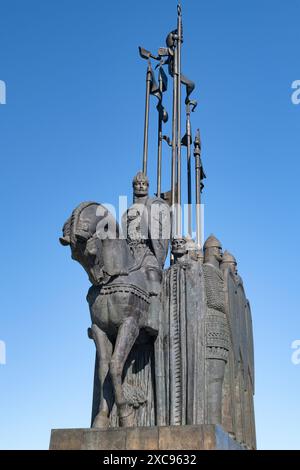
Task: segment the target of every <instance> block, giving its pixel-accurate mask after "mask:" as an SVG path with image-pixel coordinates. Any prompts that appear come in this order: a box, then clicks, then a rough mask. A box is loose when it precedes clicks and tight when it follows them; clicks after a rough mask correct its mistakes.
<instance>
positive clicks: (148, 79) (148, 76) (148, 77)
mask: <svg viewBox="0 0 300 470" xmlns="http://www.w3.org/2000/svg"><path fill="white" fill-rule="evenodd" d="M151 73H152V69H151V64H150V61H149V62H148V67H147V73H146V102H145V124H144V152H143V173H144V174H145V175H146V174H147V163H148V133H149V99H150V87H151V79H152V75H151Z"/></svg>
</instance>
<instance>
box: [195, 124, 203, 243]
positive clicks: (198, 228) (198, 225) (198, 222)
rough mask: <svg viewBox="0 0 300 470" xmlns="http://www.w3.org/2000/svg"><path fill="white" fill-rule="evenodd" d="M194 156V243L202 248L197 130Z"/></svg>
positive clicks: (199, 158) (199, 156) (198, 138)
mask: <svg viewBox="0 0 300 470" xmlns="http://www.w3.org/2000/svg"><path fill="white" fill-rule="evenodd" d="M194 157H195V176H196V244H197V247H198V248H199V249H200V248H202V246H201V242H202V240H201V239H202V234H201V170H202V165H201V139H200V131H199V129H198V130H197V135H196V137H195V141H194Z"/></svg>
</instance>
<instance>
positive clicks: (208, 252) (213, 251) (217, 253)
mask: <svg viewBox="0 0 300 470" xmlns="http://www.w3.org/2000/svg"><path fill="white" fill-rule="evenodd" d="M211 258H215V259H216V260H217V261H218V263H221V262H222V259H223V253H222V248H219V247H216V246H213V247H208V248H206V249H205V252H204V260H205V262H209V260H210V259H211Z"/></svg>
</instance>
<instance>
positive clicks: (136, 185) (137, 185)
mask: <svg viewBox="0 0 300 470" xmlns="http://www.w3.org/2000/svg"><path fill="white" fill-rule="evenodd" d="M132 185H133V192H134V195H135V196H136V197H143V196H148V189H149V180H148V178H147V176H146V175H144V173H142V172H141V171H139V172H138V173H137V174H136V175H135V177H134V178H133V182H132Z"/></svg>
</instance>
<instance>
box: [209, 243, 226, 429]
mask: <svg viewBox="0 0 300 470" xmlns="http://www.w3.org/2000/svg"><path fill="white" fill-rule="evenodd" d="M221 261H222V246H221V243H220V242H219V240H217V239H216V238H215V237H214V236H213V235H211V236H210V237H209V238H208V239H207V240H206V242H205V244H204V264H203V273H204V282H205V292H206V302H207V313H206V321H205V359H206V371H207V395H206V396H207V422H208V423H209V424H218V423H219V424H220V423H221V422H222V387H223V381H224V373H225V365H226V363H227V360H228V351H229V328H228V323H227V318H226V310H225V295H224V279H223V274H222V271H221V270H220V262H221Z"/></svg>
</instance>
